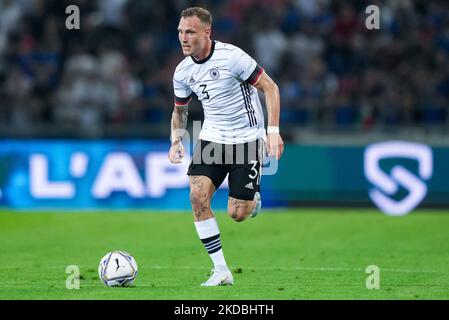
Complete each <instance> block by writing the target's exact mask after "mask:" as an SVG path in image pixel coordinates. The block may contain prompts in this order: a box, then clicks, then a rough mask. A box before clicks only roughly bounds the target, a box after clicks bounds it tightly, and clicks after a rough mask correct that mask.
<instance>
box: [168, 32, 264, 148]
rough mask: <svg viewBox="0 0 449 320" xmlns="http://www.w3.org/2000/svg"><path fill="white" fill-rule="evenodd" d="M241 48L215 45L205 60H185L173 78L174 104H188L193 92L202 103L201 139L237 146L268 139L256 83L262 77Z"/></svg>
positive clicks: (216, 43)
mask: <svg viewBox="0 0 449 320" xmlns="http://www.w3.org/2000/svg"><path fill="white" fill-rule="evenodd" d="M262 72H263V69H262V68H260V67H259V66H258V65H257V63H256V61H254V59H253V58H251V57H250V56H249V55H248V54H247V53H246V52H244V51H243V50H242V49H240V48H238V47H236V46H233V45H231V44H227V43H222V42H219V41H213V42H212V48H211V52H210V54H209V55H208V56H207V57H206V58H204V59H203V60H200V61H198V60H195V59H194V58H193V57H191V56H189V57H186V58H185V59H184V60H182V61H181V63H179V65H178V66H177V67H176V70H175V74H174V76H173V88H174V93H175V103H176V104H177V105H183V104H187V103H188V102H189V101H190V97H191V95H192V93H194V94H195V95H196V96H197V97H198V100H200V101H201V103H202V105H203V109H204V123H203V126H202V129H201V132H200V135H199V139H201V140H207V141H211V142H215V143H223V144H236V143H244V142H250V141H254V140H256V139H258V138H263V139H265V129H264V115H263V111H262V105H261V103H260V100H259V96H258V94H257V89H256V88H255V87H253V86H252V85H251V84H254V83H255V82H257V80H258V79H259V77H260V75H261V74H262Z"/></svg>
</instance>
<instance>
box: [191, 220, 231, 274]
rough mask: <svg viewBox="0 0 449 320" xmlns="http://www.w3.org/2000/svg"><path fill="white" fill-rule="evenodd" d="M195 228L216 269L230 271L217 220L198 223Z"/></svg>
mask: <svg viewBox="0 0 449 320" xmlns="http://www.w3.org/2000/svg"><path fill="white" fill-rule="evenodd" d="M194 223H195V228H196V232H197V233H198V236H199V237H200V239H201V242H202V243H203V245H204V248H205V249H206V251H207V253H209V256H210V258H211V259H212V262H213V263H214V268H215V269H221V270H224V269H228V266H227V265H226V261H225V258H224V255H223V250H222V249H221V239H220V230H219V229H218V224H217V220H216V219H215V218H209V219H207V220H203V221H196V222H194Z"/></svg>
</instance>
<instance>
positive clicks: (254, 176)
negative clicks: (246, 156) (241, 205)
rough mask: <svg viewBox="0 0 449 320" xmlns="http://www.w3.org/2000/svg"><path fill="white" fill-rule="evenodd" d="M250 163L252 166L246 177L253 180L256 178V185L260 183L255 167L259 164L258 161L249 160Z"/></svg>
mask: <svg viewBox="0 0 449 320" xmlns="http://www.w3.org/2000/svg"><path fill="white" fill-rule="evenodd" d="M251 163H252V164H253V166H252V167H251V173H250V174H249V175H248V177H249V178H250V179H251V180H253V179H255V178H256V177H257V184H259V182H260V175H259V172H258V171H257V165H258V164H259V161H257V160H251Z"/></svg>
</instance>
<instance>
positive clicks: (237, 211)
mask: <svg viewBox="0 0 449 320" xmlns="http://www.w3.org/2000/svg"><path fill="white" fill-rule="evenodd" d="M228 215H229V216H230V217H231V218H232V219H233V220H234V221H235V222H242V221H244V220H245V219H246V218H247V217H248V213H247V212H246V211H245V210H242V209H241V208H236V207H233V206H231V207H228Z"/></svg>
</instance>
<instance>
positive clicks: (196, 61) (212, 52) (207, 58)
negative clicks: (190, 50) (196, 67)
mask: <svg viewBox="0 0 449 320" xmlns="http://www.w3.org/2000/svg"><path fill="white" fill-rule="evenodd" d="M214 50H215V40H212V45H211V47H210V53H209V55H208V56H207V57H206V58H204V59H202V60H196V59H195V58H194V57H193V56H190V57H191V58H192V60H193V62H195V63H198V64H202V63H205V62H206V61H208V60H209V59H210V58H211V57H212V55H213V54H214Z"/></svg>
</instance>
